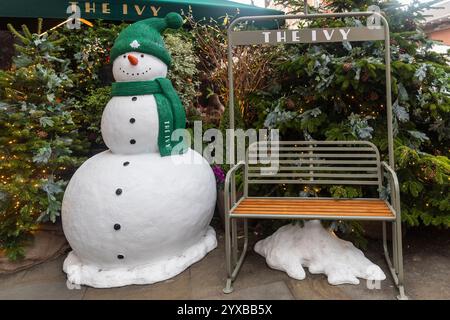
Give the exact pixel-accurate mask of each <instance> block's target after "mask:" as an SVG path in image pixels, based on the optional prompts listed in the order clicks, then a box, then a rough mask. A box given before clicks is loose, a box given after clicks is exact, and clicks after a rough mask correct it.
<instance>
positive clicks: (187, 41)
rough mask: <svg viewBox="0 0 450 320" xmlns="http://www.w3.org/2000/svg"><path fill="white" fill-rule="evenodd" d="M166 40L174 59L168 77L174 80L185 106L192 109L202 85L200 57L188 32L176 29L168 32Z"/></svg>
mask: <svg viewBox="0 0 450 320" xmlns="http://www.w3.org/2000/svg"><path fill="white" fill-rule="evenodd" d="M164 41H165V43H166V47H167V49H168V50H169V52H170V54H171V56H172V59H173V63H172V65H171V67H170V70H169V75H168V77H169V78H170V80H172V83H173V85H174V87H175V89H176V90H177V92H178V94H179V96H180V99H181V102H182V103H183V105H184V107H185V108H186V109H191V108H193V107H194V102H195V101H196V98H197V96H198V87H199V85H200V81H199V80H198V69H197V64H198V63H199V59H198V57H197V56H196V55H195V54H194V46H193V41H192V39H191V38H190V36H189V34H188V33H180V32H176V33H175V31H172V33H167V34H166V35H165V37H164Z"/></svg>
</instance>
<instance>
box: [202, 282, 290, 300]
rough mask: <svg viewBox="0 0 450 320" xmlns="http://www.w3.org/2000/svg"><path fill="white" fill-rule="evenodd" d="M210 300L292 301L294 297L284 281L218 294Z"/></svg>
mask: <svg viewBox="0 0 450 320" xmlns="http://www.w3.org/2000/svg"><path fill="white" fill-rule="evenodd" d="M210 299H219V300H294V296H293V295H292V293H291V291H290V290H289V288H288V286H287V285H286V283H285V282H284V281H276V282H272V283H266V284H263V285H259V286H255V287H249V288H245V289H240V290H235V291H234V292H232V293H230V294H223V293H222V294H220V295H217V296H214V297H210Z"/></svg>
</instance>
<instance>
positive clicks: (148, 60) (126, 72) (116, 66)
mask: <svg viewBox="0 0 450 320" xmlns="http://www.w3.org/2000/svg"><path fill="white" fill-rule="evenodd" d="M113 75H114V79H115V80H116V81H118V82H124V81H145V80H154V79H155V78H165V77H166V76H167V65H166V64H165V63H164V62H162V61H161V60H160V59H159V58H157V57H155V56H152V55H150V54H146V53H141V52H137V51H132V52H127V53H124V54H122V55H120V56H118V57H117V58H116V59H115V60H114V62H113Z"/></svg>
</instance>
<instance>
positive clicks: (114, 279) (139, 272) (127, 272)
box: [63, 226, 217, 288]
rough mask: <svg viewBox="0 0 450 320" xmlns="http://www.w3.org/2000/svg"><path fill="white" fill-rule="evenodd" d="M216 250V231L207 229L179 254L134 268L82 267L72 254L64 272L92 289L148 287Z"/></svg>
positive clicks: (76, 281)
mask: <svg viewBox="0 0 450 320" xmlns="http://www.w3.org/2000/svg"><path fill="white" fill-rule="evenodd" d="M216 247H217V240H216V232H215V231H214V229H213V228H212V227H211V226H209V227H208V230H207V231H206V233H205V235H204V236H203V237H202V238H201V240H200V241H199V242H198V243H196V244H195V245H193V246H192V247H190V248H188V249H186V250H185V251H184V252H182V253H181V254H180V255H177V256H174V257H169V258H166V259H164V260H160V261H157V262H152V263H151V264H147V265H142V266H136V267H133V268H115V269H108V270H107V269H99V268H98V266H95V265H89V264H83V263H82V262H81V261H80V259H79V258H78V256H77V255H76V253H75V252H74V251H71V252H70V253H69V255H68V256H67V258H66V259H65V260H64V265H63V270H64V272H66V273H67V279H68V280H69V282H71V283H73V284H77V285H87V286H91V287H94V288H112V287H121V286H126V285H132V284H151V283H155V282H159V281H164V280H167V279H170V278H172V277H174V276H176V275H177V274H179V273H181V272H183V271H184V270H185V269H187V268H188V267H189V266H190V265H192V264H194V263H196V262H197V261H199V260H201V259H202V258H203V257H205V256H206V254H208V252H210V251H211V250H213V249H215V248H216Z"/></svg>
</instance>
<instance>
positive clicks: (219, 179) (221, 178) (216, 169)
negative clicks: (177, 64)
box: [212, 165, 225, 184]
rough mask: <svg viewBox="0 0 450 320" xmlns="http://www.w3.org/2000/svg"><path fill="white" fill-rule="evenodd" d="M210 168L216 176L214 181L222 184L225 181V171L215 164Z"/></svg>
mask: <svg viewBox="0 0 450 320" xmlns="http://www.w3.org/2000/svg"><path fill="white" fill-rule="evenodd" d="M212 170H213V172H214V175H215V176H216V181H217V183H218V184H222V183H224V182H225V172H224V171H223V169H222V168H221V167H220V166H218V165H215V166H213V167H212Z"/></svg>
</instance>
